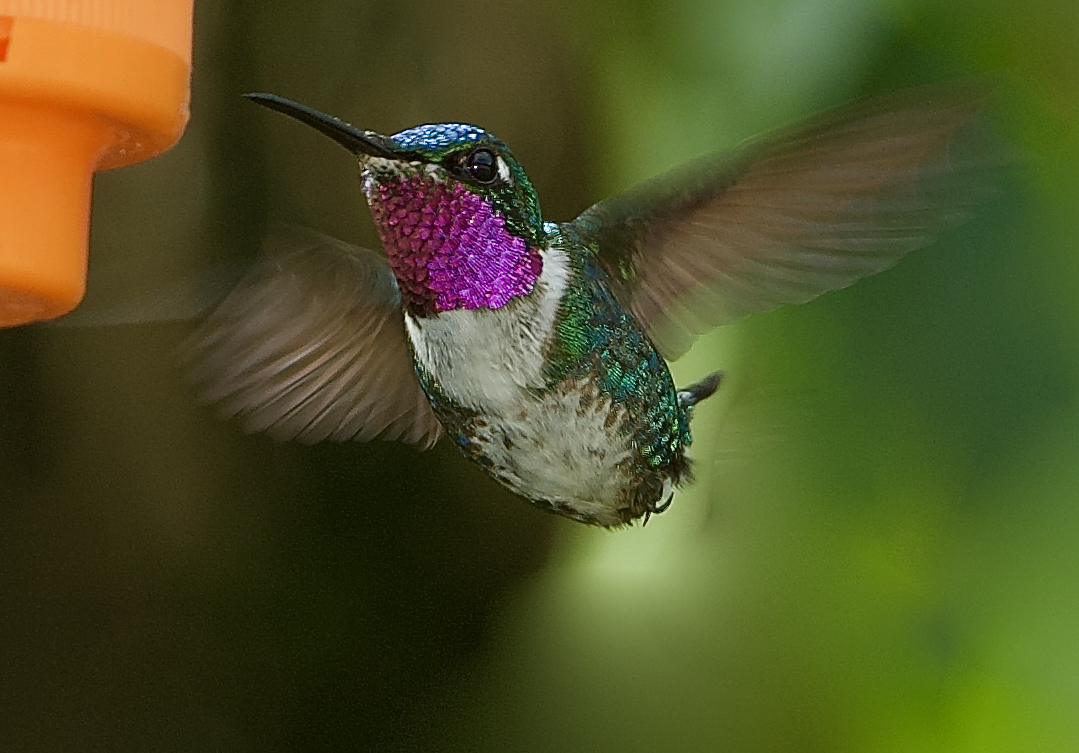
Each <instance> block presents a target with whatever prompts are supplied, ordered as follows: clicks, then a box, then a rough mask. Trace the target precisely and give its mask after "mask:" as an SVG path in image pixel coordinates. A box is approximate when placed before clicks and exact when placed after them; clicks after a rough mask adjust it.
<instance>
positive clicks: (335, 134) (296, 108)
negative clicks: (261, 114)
mask: <svg viewBox="0 0 1079 753" xmlns="http://www.w3.org/2000/svg"><path fill="white" fill-rule="evenodd" d="M244 96H245V97H247V98H248V99H250V100H251V101H252V102H254V103H256V104H260V105H262V106H263V107H269V108H270V109H271V110H277V112H280V113H283V114H285V115H288V116H289V117H290V118H295V119H296V120H298V121H300V122H301V123H306V124H307V125H309V126H311V127H312V128H314V129H315V130H317V131H321V132H322V133H324V134H326V135H327V136H329V137H330V138H331V139H333V140H334V141H336V142H337V143H338V144H340V145H341V146H343V147H345V149H348V150H349V151H350V152H352V153H353V154H356V155H360V154H366V155H368V156H369V157H384V158H386V159H400V157H401V155H400V154H398V153H396V152H394V150H393V146H394V145H393V142H391V141H390V140H389V139H388V138H386V137H385V136H382V135H380V134H377V133H375V132H374V131H361V130H360V129H358V128H356V127H355V126H352V125H349V124H348V123H346V122H345V121H343V120H338V119H337V118H334V117H331V116H329V115H327V114H325V113H322V112H319V111H318V110H312V109H311V108H310V107H307V106H306V105H301V104H300V103H299V102H293V101H292V100H291V99H285V98H284V97H279V96H277V95H276V94H259V93H256V94H245V95H244Z"/></svg>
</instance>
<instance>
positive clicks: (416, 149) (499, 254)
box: [247, 94, 544, 316]
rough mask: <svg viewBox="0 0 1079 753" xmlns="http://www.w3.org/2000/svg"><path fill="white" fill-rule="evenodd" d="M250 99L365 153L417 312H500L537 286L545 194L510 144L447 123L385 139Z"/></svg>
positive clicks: (379, 215) (364, 168) (398, 270)
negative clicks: (537, 188) (538, 194)
mask: <svg viewBox="0 0 1079 753" xmlns="http://www.w3.org/2000/svg"><path fill="white" fill-rule="evenodd" d="M247 96H248V98H250V99H252V100H254V101H255V102H257V103H258V104H261V105H264V106H266V107H269V108H270V109H273V110H277V111H278V112H281V113H284V114H285V115H289V116H290V117H293V118H295V119H297V120H299V121H301V122H303V123H306V124H307V125H310V126H312V127H314V128H315V129H317V130H319V131H321V132H322V133H324V134H325V135H327V136H329V137H330V138H332V139H333V140H334V141H336V142H337V143H339V144H341V145H342V146H344V147H345V148H346V149H348V150H349V151H350V152H352V153H353V154H354V155H356V157H357V158H358V159H359V164H360V171H361V178H362V180H363V190H364V194H365V195H366V196H367V203H368V205H369V206H370V207H371V214H372V215H373V217H374V220H375V225H376V227H377V228H378V232H379V236H380V238H381V239H382V244H383V246H384V247H385V249H386V256H387V259H388V261H389V263H390V267H391V268H392V269H393V273H394V276H395V277H396V278H397V282H398V286H399V287H400V289H401V295H402V298H403V300H404V304H405V307H406V308H407V309H408V311H409V312H410V313H412V314H414V315H416V316H434V315H437V314H439V313H441V312H444V311H452V310H454V309H462V308H463V309H478V308H488V309H498V308H501V307H503V306H505V305H506V304H507V303H509V302H510V301H511V300H512V299H514V298H515V297H517V296H522V295H527V294H528V293H530V292H531V291H532V289H533V287H534V286H535V283H536V280H537V279H538V278H539V275H540V273H541V272H542V270H543V260H542V258H541V256H540V253H539V249H540V248H541V247H542V244H543V236H544V231H543V220H542V217H541V215H540V208H539V200H538V198H537V197H536V192H535V189H534V188H533V187H532V183H531V182H530V181H529V180H528V176H526V175H525V172H524V170H523V169H522V168H521V166H520V164H519V163H518V162H517V160H516V159H514V157H513V154H512V153H511V152H510V150H509V148H508V147H507V146H506V145H505V144H503V143H502V142H501V141H499V140H498V139H497V138H495V137H494V136H493V135H492V134H490V133H488V132H487V131H485V130H483V129H482V128H478V127H476V126H471V125H464V124H461V123H440V124H432V125H421V126H417V127H415V128H410V129H408V130H405V131H401V132H400V133H397V134H394V135H393V136H383V135H381V134H377V133H374V132H372V131H361V130H359V129H357V128H354V127H353V126H351V125H349V124H348V123H345V122H343V121H340V120H338V119H337V118H333V117H330V116H328V115H325V114H323V113H321V112H318V111H316V110H312V109H310V108H308V107H305V106H303V105H300V104H297V103H295V102H291V101H289V100H286V99H282V98H280V97H276V96H274V95H272V94H249V95H247Z"/></svg>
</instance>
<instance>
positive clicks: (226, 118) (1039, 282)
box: [0, 0, 1079, 752]
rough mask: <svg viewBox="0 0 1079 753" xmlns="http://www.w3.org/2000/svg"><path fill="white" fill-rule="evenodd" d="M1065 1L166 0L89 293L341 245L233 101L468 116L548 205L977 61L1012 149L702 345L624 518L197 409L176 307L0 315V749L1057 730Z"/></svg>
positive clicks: (1065, 447) (355, 208)
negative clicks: (189, 7) (183, 119)
mask: <svg viewBox="0 0 1079 753" xmlns="http://www.w3.org/2000/svg"><path fill="white" fill-rule="evenodd" d="M1077 35H1079V5H1077V4H1076V3H1075V2H1074V0H1067V1H1064V0H1061V1H1060V2H1056V3H1053V2H1049V1H1047V0H1036V1H1035V2H1029V3H1019V4H1017V3H1006V2H1002V1H1001V2H996V1H990V2H986V1H984V0H981V1H975V0H964V1H963V2H952V3H933V2H913V1H906V0H890V1H889V0H753V1H752V2H750V1H749V0H743V1H742V2H714V1H708V0H668V1H667V2H664V3H655V2H624V3H618V2H613V0H599V1H598V2H593V3H590V4H584V5H582V4H578V3H571V2H568V1H566V2H559V1H558V0H549V1H548V0H536V1H535V2H530V3H498V2H493V1H492V0H475V2H472V3H468V4H463V3H457V2H443V1H439V0H406V1H405V2H399V3H384V2H345V1H344V0H323V1H322V2H319V3H302V2H291V1H290V2H286V1H285V0H232V1H231V2H225V1H224V0H199V2H198V3H197V8H196V32H195V74H194V98H193V102H192V112H193V117H192V121H191V125H190V127H189V129H188V132H187V134H186V136H185V137H184V139H183V141H182V142H181V144H180V145H179V146H178V147H177V148H176V149H174V150H173V151H172V152H170V153H169V154H167V155H165V156H164V157H162V158H159V159H157V160H154V161H152V162H150V163H148V164H145V165H142V166H139V167H135V168H128V169H124V170H121V171H118V172H114V173H107V174H103V175H100V176H99V177H98V178H97V181H96V189H95V190H96V193H95V207H94V219H93V238H92V259H93V260H92V271H91V286H92V296H93V297H94V298H96V299H98V300H119V299H122V298H124V297H125V296H127V297H131V296H134V295H137V294H138V293H139V292H141V291H145V290H148V289H154V288H155V286H159V285H161V284H162V283H163V282H167V281H169V280H172V279H176V278H178V277H183V276H185V275H190V274H194V273H197V272H198V270H200V269H203V268H205V267H206V266H207V265H212V264H213V263H215V262H217V261H220V260H222V259H229V258H238V257H242V256H249V255H251V254H253V253H255V252H256V249H257V247H258V244H259V240H260V237H261V236H262V235H263V233H264V232H265V229H266V228H267V226H268V225H269V223H271V222H273V221H288V222H297V223H301V224H304V225H309V226H311V227H314V228H317V229H319V230H321V231H324V232H327V233H330V234H333V235H337V236H338V237H342V238H345V239H347V240H350V241H353V242H357V243H362V244H366V245H374V244H376V243H377V240H376V236H375V233H374V230H373V227H372V225H371V222H370V219H369V217H368V215H367V210H366V208H365V207H364V206H363V204H362V197H361V194H360V191H359V186H358V182H357V180H356V174H355V173H356V171H355V168H354V166H353V165H352V164H351V161H350V160H349V159H348V157H347V156H346V155H345V154H344V153H342V152H341V151H340V150H339V149H338V148H337V147H335V146H334V145H333V144H331V143H330V142H329V141H327V140H326V139H323V138H321V137H319V136H318V135H317V134H314V133H313V132H311V131H310V130H308V129H304V128H301V127H300V126H298V125H296V124H295V123H292V122H290V121H287V120H286V119H285V118H282V117H279V116H276V115H273V114H270V113H267V112H266V111H264V110H261V109H260V108H256V107H253V106H251V105H250V104H247V103H245V102H244V101H242V100H241V99H240V97H239V95H240V94H241V93H242V92H246V91H259V90H264V91H273V92H275V93H278V94H281V95H284V96H288V97H291V98H294V99H298V100H301V101H303V102H305V103H307V104H310V105H312V106H315V107H318V108H320V109H323V110H325V111H327V112H330V113H333V114H336V115H338V116H340V117H342V118H344V119H347V120H350V121H352V122H354V123H356V124H358V125H360V126H361V127H365V128H372V129H376V130H381V131H384V132H394V131H397V130H399V129H402V128H405V127H408V126H411V125H414V124H417V123H421V122H430V121H444V120H463V121H466V122H474V123H477V124H480V125H483V126H484V127H486V128H488V129H490V130H492V131H493V132H495V133H497V134H498V135H499V136H500V137H501V138H502V139H503V140H505V141H506V142H507V143H509V144H510V145H511V146H512V147H513V149H514V151H515V154H516V155H517V157H518V158H519V159H520V160H521V162H522V163H523V164H524V165H525V168H526V169H527V170H528V171H529V174H530V176H531V177H532V178H533V181H534V183H535V184H536V186H537V189H538V190H539V192H540V196H541V199H542V202H543V208H544V213H545V215H546V217H547V218H549V219H568V218H570V217H572V216H574V215H575V214H576V213H577V212H578V211H580V210H581V209H583V208H584V207H586V206H588V205H589V204H590V203H592V202H593V201H595V200H598V199H599V198H601V197H603V196H606V195H608V194H610V193H612V192H614V191H617V190H619V189H621V188H624V187H626V186H628V185H629V184H631V183H632V182H634V181H636V180H638V179H641V178H644V177H647V176H649V175H651V174H653V173H655V172H657V171H659V170H661V169H663V168H665V167H668V166H670V165H672V164H675V163H676V162H679V161H681V160H683V159H687V158H690V157H693V156H695V155H698V154H701V153H704V152H708V151H712V150H714V149H717V148H720V147H723V146H729V145H732V144H734V143H736V142H737V141H738V140H740V139H742V138H744V137H747V136H749V135H751V134H753V133H755V132H758V131H761V130H765V129H768V128H772V127H775V126H778V125H781V124H783V123H786V122H789V121H790V120H792V119H795V118H798V117H801V116H804V115H807V114H810V113H812V112H814V111H816V110H819V109H821V108H824V107H827V106H831V105H835V104H839V103H842V102H844V101H846V100H848V99H850V98H852V97H855V96H858V95H862V94H867V93H873V92H882V91H887V90H891V89H894V88H899V87H901V86H906V85H912V84H918V83H924V82H929V81H935V80H946V79H951V78H955V77H959V76H963V75H967V74H971V73H977V72H980V71H993V72H995V73H996V75H997V77H998V79H999V82H1000V86H999V89H998V95H999V96H998V99H997V101H996V103H995V104H994V106H993V110H992V113H991V115H992V118H993V120H994V122H995V123H996V126H997V129H998V130H999V131H1000V133H1001V134H1002V135H1003V136H1004V137H1005V139H1007V140H1008V141H1009V142H1010V143H1012V144H1014V145H1015V146H1016V147H1018V148H1019V150H1021V151H1022V153H1023V154H1024V155H1025V161H1026V164H1025V168H1024V169H1022V170H1017V171H1014V172H1012V173H1010V174H1007V175H1002V176H1001V182H1002V188H1003V189H1004V190H1003V195H1002V197H1001V198H1000V199H999V200H997V201H996V202H995V203H994V204H992V205H990V206H989V207H987V208H986V209H985V210H984V211H983V212H982V213H981V215H980V217H979V219H978V220H977V221H976V222H974V223H972V224H969V225H967V226H965V227H963V228H961V229H959V230H957V231H953V232H951V233H950V234H948V235H946V236H945V237H944V238H943V239H942V240H941V241H940V242H939V243H937V244H936V245H935V246H933V247H931V248H930V249H927V250H924V251H920V252H917V253H915V254H913V255H912V256H911V257H910V258H908V259H906V260H904V262H903V263H901V264H900V265H899V266H898V267H897V268H895V269H894V270H892V271H889V272H888V273H886V274H883V275H880V276H879V277H875V278H871V279H868V280H865V281H863V282H861V283H859V284H858V285H856V286H855V287H854V288H851V289H849V290H845V291H841V292H838V293H835V294H831V295H828V296H825V297H824V298H822V299H820V300H818V301H816V302H814V303H811V304H808V305H805V306H802V307H799V308H795V309H786V310H781V311H778V312H775V313H772V314H767V315H762V316H758V317H756V318H753V319H751V320H748V321H746V322H744V323H741V324H738V325H735V326H732V327H727V328H725V329H722V330H720V331H717V332H715V333H713V334H712V335H709V336H707V337H705V338H702V339H701V340H700V341H699V342H698V344H697V345H696V347H695V348H694V349H693V351H692V352H691V353H690V354H689V355H688V356H686V357H685V358H683V359H682V360H681V361H679V362H678V363H677V364H676V365H675V366H674V371H675V375H676V378H677V380H678V381H679V382H681V383H685V382H688V381H690V380H693V379H696V378H698V377H699V376H700V375H702V374H703V373H705V372H706V371H709V370H711V369H714V368H724V369H726V370H727V372H728V374H729V377H730V379H729V382H728V383H725V385H724V387H723V390H722V391H721V394H720V397H718V398H717V399H714V400H712V401H709V402H708V403H706V404H705V405H704V406H702V407H701V408H700V409H699V410H698V413H697V419H696V431H695V438H696V441H695V443H694V451H695V454H696V456H697V458H698V460H699V462H698V468H699V470H700V472H699V476H700V480H699V483H698V484H697V485H696V486H694V487H693V488H692V489H691V490H689V491H687V492H685V493H683V494H681V495H679V497H678V498H677V499H676V501H675V504H674V506H673V507H672V508H671V510H670V511H669V512H667V513H666V514H664V515H662V516H660V517H658V518H656V519H654V520H653V521H652V522H651V524H649V526H648V527H647V528H646V529H643V530H642V529H640V528H635V529H633V530H629V531H619V532H615V533H609V532H606V531H602V530H592V529H587V528H584V527H582V526H579V525H578V524H575V523H572V522H569V521H565V520H561V519H556V518H554V517H551V516H548V515H545V514H543V513H540V512H538V511H536V510H533V509H531V508H530V507H528V506H527V505H525V504H523V503H521V502H519V501H517V500H515V499H514V498H512V497H510V496H509V495H508V494H507V493H505V492H503V491H502V490H501V489H500V488H498V487H497V486H496V485H495V484H494V483H493V482H492V481H490V480H489V479H488V478H486V477H485V476H484V475H483V474H482V473H481V472H480V471H479V470H478V469H476V468H474V467H472V466H470V465H469V464H468V463H466V462H465V461H464V460H462V459H461V458H459V457H458V456H457V454H456V452H455V451H454V449H453V448H452V447H450V446H439V447H438V448H436V449H435V450H434V451H432V452H429V453H425V454H420V453H416V452H414V451H413V450H411V449H409V448H407V447H404V446H398V445H395V444H387V443H376V444H372V445H360V444H345V445H326V446H316V447H301V446H296V445H281V444H275V443H273V442H271V441H269V440H266V439H264V438H261V437H248V436H244V435H242V434H240V433H239V432H238V431H237V429H236V427H235V426H234V425H232V424H230V423H227V422H221V421H218V420H217V419H216V418H215V417H214V416H213V415H212V414H211V412H210V411H208V410H206V409H204V408H201V407H200V406H198V405H197V403H196V401H195V399H194V397H193V395H192V394H191V391H190V389H189V387H188V386H187V385H186V384H185V383H184V381H183V379H182V375H181V374H180V372H179V369H178V368H177V366H176V363H175V359H174V353H175V349H176V347H177V346H178V344H179V343H180V342H181V341H182V340H183V338H184V337H185V335H186V334H187V333H188V332H189V331H190V326H189V325H185V324H170V325H145V326H134V327H121V328H116V329H111V330H48V329H20V330H12V331H7V332H3V333H0V750H5V751H7V750H11V751H32V750H33V751H36V750H61V749H70V750H92V749H100V750H124V751H134V750H154V751H159V750H176V751H202V750H207V751H210V750H237V751H242V750H252V751H255V750H257V751H276V750H296V749H305V750H318V749H335V750H342V749H343V750H349V749H354V750H364V749H377V750H402V751H406V750H423V751H427V750H462V751H506V750H521V751H533V750H535V751H561V750H566V751H577V750H612V751H636V750H672V751H673V750H678V751H698V750H699V751H711V750H729V751H888V752H892V751H904V752H906V751H912V752H913V751H971V752H975V751H977V752H983V751H1008V752H1015V751H1074V750H1079V546H1077V543H1076V542H1077V541H1079V463H1077V460H1079V405H1077V401H1076V387H1077V378H1079V335H1077V334H1076V323H1077V322H1079V295H1077V290H1079V254H1077V253H1076V251H1077V248H1076V240H1075V239H1076V237H1077V233H1079V221H1077V220H1079V211H1077V200H1079V48H1077V46H1076V43H1075V40H1076V38H1077Z"/></svg>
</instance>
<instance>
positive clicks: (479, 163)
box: [465, 146, 498, 185]
mask: <svg viewBox="0 0 1079 753" xmlns="http://www.w3.org/2000/svg"><path fill="white" fill-rule="evenodd" d="M465 169H467V170H468V174H469V175H470V176H472V179H473V180H474V181H476V182H477V183H483V184H485V185H490V184H491V183H494V182H495V180H496V179H497V178H498V158H497V157H495V153H494V152H492V151H491V150H490V149H488V148H487V147H483V146H481V147H480V148H478V149H473V150H472V151H471V152H470V153H469V155H468V157H466V158H465Z"/></svg>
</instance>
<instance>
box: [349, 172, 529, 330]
mask: <svg viewBox="0 0 1079 753" xmlns="http://www.w3.org/2000/svg"><path fill="white" fill-rule="evenodd" d="M451 185H452V188H450V189H447V184H444V183H438V182H436V181H435V180H433V179H432V178H430V177H428V176H426V175H422V174H416V175H412V176H409V177H402V178H399V179H397V180H395V181H392V182H390V183H383V184H380V185H379V187H378V195H377V196H368V203H369V204H370V205H371V214H372V215H373V216H374V218H375V225H376V226H377V227H378V233H379V236H380V237H381V239H382V245H383V246H385V248H386V256H387V258H388V259H389V262H390V266H391V267H392V268H393V273H394V275H395V276H396V277H397V282H398V285H399V287H400V288H401V295H402V297H403V298H404V301H405V305H406V307H407V308H408V309H410V310H412V311H415V312H418V313H427V314H430V313H437V312H441V311H451V310H453V309H459V308H465V309H478V308H489V309H498V308H502V307H503V306H505V305H506V304H507V303H508V302H509V301H510V299H511V298H513V297H514V296H519V295H525V294H527V293H529V292H530V291H531V290H532V288H533V286H534V285H535V284H536V279H537V278H538V277H539V276H540V272H541V271H542V270H543V260H542V259H541V258H540V255H539V252H538V251H536V249H534V248H529V247H528V244H527V243H525V241H524V239H523V238H519V237H517V236H516V235H513V234H511V233H510V232H509V231H507V230H506V221H505V218H504V217H502V216H501V215H498V214H495V213H494V211H493V210H492V208H491V205H490V203H488V202H487V201H486V200H485V199H483V197H481V196H479V195H477V194H475V193H473V192H472V191H470V190H468V189H467V188H465V187H464V186H463V185H461V184H459V183H453V184H451Z"/></svg>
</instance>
